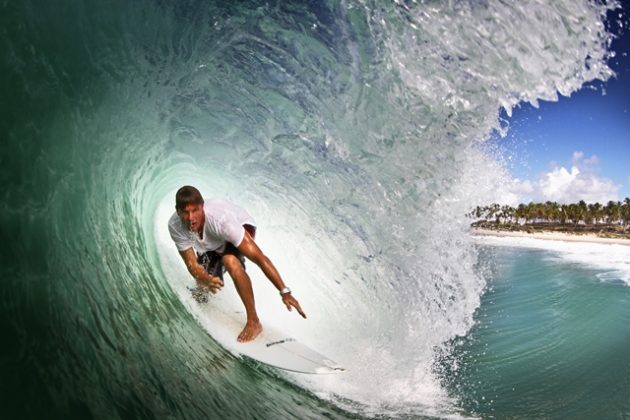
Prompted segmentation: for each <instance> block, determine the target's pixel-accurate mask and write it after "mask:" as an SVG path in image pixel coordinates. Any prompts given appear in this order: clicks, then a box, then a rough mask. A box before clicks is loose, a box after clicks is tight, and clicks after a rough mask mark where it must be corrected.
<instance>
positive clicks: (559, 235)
mask: <svg viewBox="0 0 630 420" xmlns="http://www.w3.org/2000/svg"><path fill="white" fill-rule="evenodd" d="M471 233H472V234H473V235H479V236H502V237H517V238H530V239H542V240H552V241H564V242H585V243H597V244H616V245H626V246H630V239H622V238H602V237H600V236H597V235H595V234H592V233H585V234H578V233H565V232H550V231H542V232H534V233H528V232H518V231H507V230H494V229H482V228H472V229H471Z"/></svg>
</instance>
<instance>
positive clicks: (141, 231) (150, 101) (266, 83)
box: [0, 0, 630, 419]
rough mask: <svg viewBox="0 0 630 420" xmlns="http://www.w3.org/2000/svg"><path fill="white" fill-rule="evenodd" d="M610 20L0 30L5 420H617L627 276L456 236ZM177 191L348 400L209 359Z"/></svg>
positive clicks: (575, 4)
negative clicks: (516, 129) (269, 270)
mask: <svg viewBox="0 0 630 420" xmlns="http://www.w3.org/2000/svg"><path fill="white" fill-rule="evenodd" d="M613 6H614V5H612V4H611V5H608V6H607V5H602V4H600V3H595V2H588V1H574V0H570V1H569V0H566V1H554V2H550V4H544V3H541V2H537V1H522V2H518V3H517V4H516V3H514V4H510V3H507V4H506V3H505V2H498V1H496V2H495V1H466V2H432V1H426V2H409V1H392V2H389V1H360V0H357V1H339V2H336V1H304V2H270V1H267V2H265V1H243V2H217V1H201V0H198V1H195V0H186V1H184V0H181V1H162V0H138V1H133V2H131V1H118V0H113V1H108V2H88V1H82V0H72V1H66V2H62V3H56V2H44V1H40V0H33V1H29V0H26V1H21V2H17V1H5V2H2V3H0V31H1V35H0V59H1V61H0V111H1V112H0V115H1V117H0V136H1V141H0V182H1V185H2V193H1V201H0V205H1V206H2V211H1V212H0V215H1V218H2V219H1V224H0V226H1V230H0V233H1V236H0V239H1V242H2V243H1V245H0V250H1V251H0V258H1V260H0V262H1V264H0V272H1V282H0V333H1V334H2V346H1V347H0V377H1V380H0V384H1V387H2V392H0V401H1V404H0V417H1V418H99V419H101V418H107V419H111V418H199V419H206V418H237V419H240V418H313V419H317V418H366V417H367V418H431V417H435V418H444V417H449V418H458V417H483V418H486V417H488V418H489V417H496V418H567V417H572V418H579V417H583V418H624V417H627V416H628V415H629V411H628V405H627V402H626V401H627V400H628V398H627V397H628V395H629V388H628V387H629V384H628V380H627V379H626V378H627V377H628V375H627V374H628V367H629V366H630V364H629V363H630V359H628V357H627V356H626V355H625V352H624V349H627V348H628V345H627V344H628V341H629V340H630V336H629V334H628V327H627V325H628V322H627V321H628V317H629V315H628V309H627V308H628V305H627V300H628V293H629V290H630V289H629V288H628V286H627V284H628V274H627V273H628V270H626V268H627V267H625V265H624V261H626V259H624V258H625V257H624V256H623V255H622V254H616V253H612V254H613V255H615V257H614V258H608V259H607V258H604V257H597V258H593V255H592V253H584V252H581V251H579V250H566V249H544V250H536V249H535V248H534V249H533V250H526V249H525V248H514V247H513V245H514V244H511V245H508V246H507V247H506V246H502V247H496V246H495V245H496V244H487V243H482V244H479V243H478V242H477V241H473V239H472V238H471V237H470V235H469V233H468V224H469V220H468V219H466V217H465V216H464V215H465V214H466V213H467V212H468V211H469V210H470V207H471V203H476V202H484V200H485V199H486V198H487V197H489V196H490V195H491V194H492V192H493V191H495V190H496V188H497V186H498V185H500V184H501V183H502V182H504V181H505V180H507V179H508V176H507V172H506V171H505V170H504V169H503V168H502V166H501V163H500V159H499V158H498V157H496V156H493V155H491V154H489V153H488V151H487V148H483V147H479V145H480V144H482V143H483V141H484V140H485V139H486V138H488V137H489V135H490V133H491V132H492V130H493V129H499V130H504V129H505V127H502V125H501V123H500V121H499V111H500V109H501V108H504V109H506V110H507V111H508V113H509V112H510V110H511V109H512V107H513V106H515V105H517V104H518V103H520V102H533V103H535V102H536V101H537V100H541V99H548V100H549V99H550V100H553V99H554V98H556V97H557V95H558V92H560V93H561V94H570V93H571V92H574V91H576V90H577V89H579V88H580V87H581V86H582V85H583V84H584V83H586V82H588V81H591V80H607V79H608V78H609V77H610V76H611V75H612V72H611V70H610V69H609V68H608V66H607V64H606V63H607V60H608V59H609V57H610V55H611V53H610V50H609V48H610V41H611V36H610V34H609V33H608V31H607V30H606V21H605V19H606V16H607V13H608V14H610V13H609V12H610V9H611V8H612V7H613ZM182 184H193V185H197V186H198V187H199V188H200V189H201V190H202V192H203V193H204V194H205V195H208V196H213V195H216V196H224V197H227V198H229V199H231V200H233V201H235V202H237V203H238V204H241V205H243V206H244V207H246V208H247V209H248V210H249V211H250V212H251V213H252V214H253V215H254V217H255V218H256V219H257V221H258V223H259V233H258V235H257V240H258V241H259V243H260V245H261V247H262V248H263V249H264V250H265V252H266V253H267V254H268V255H269V256H270V257H271V258H272V260H273V261H274V262H275V263H276V265H277V267H278V268H279V270H280V271H281V273H282V274H283V276H284V278H285V281H286V282H287V284H289V285H290V286H291V287H292V289H293V290H294V291H295V294H296V296H298V297H299V299H300V302H301V303H302V306H303V307H304V309H305V310H306V311H307V313H308V315H309V319H308V320H307V321H303V320H300V319H299V318H298V317H295V316H294V315H295V314H287V313H286V311H284V309H283V307H282V306H281V305H280V302H279V300H278V298H277V293H276V292H275V291H274V290H272V288H271V287H270V286H268V285H267V284H266V283H265V281H264V280H260V281H256V287H257V296H258V306H259V311H260V313H261V315H262V316H263V322H265V323H271V324H276V325H277V326H279V327H281V328H283V329H285V330H286V331H288V332H290V333H291V334H293V335H295V336H298V337H299V338H300V339H301V340H302V341H304V342H306V343H308V344H310V345H312V346H313V347H315V348H316V349H318V350H320V351H321V352H324V353H325V354H328V355H330V356H331V357H332V358H334V359H336V360H338V361H339V362H341V363H342V364H344V365H345V366H347V367H348V368H349V371H348V372H347V373H345V374H343V375H335V376H326V377H323V376H322V377H307V376H303V375H302V376H301V375H294V374H288V373H283V372H279V371H276V370H273V369H269V368H265V367H264V366H260V365H257V364H256V363H255V362H253V361H251V360H242V359H239V358H235V357H234V356H232V355H231V354H229V353H227V352H226V351H224V350H223V349H222V348H221V347H220V346H219V345H217V343H215V342H214V341H213V340H212V339H211V338H210V337H209V336H208V334H207V332H206V330H205V329H204V325H206V324H207V323H208V322H211V320H207V319H200V318H199V316H198V313H197V312H195V310H194V303H193V302H191V301H190V299H189V298H188V297H187V296H186V295H185V294H181V293H179V290H180V289H179V288H178V287H180V286H181V287H182V288H184V289H185V286H186V285H187V284H188V283H187V282H189V281H190V280H189V278H188V276H187V275H186V273H185V272H183V271H182V270H183V267H181V266H176V267H179V268H177V269H176V270H180V271H179V272H173V271H172V270H173V266H174V264H171V262H170V261H171V258H173V255H175V258H177V256H176V254H174V252H175V249H174V248H173V247H172V245H171V244H170V243H169V242H168V238H167V237H165V235H166V230H165V222H166V218H167V217H168V214H169V212H170V209H171V208H172V199H173V193H174V191H175V190H176V189H177V188H178V187H179V186H181V185H182ZM445 221H448V223H445ZM604 253H606V252H604ZM619 255H622V256H619ZM254 277H256V275H255V276H254ZM222 293H225V294H228V295H229V294H232V295H233V294H234V293H235V291H234V289H233V288H231V287H230V286H229V285H228V286H227V287H226V288H225V290H224V291H223V292H222Z"/></svg>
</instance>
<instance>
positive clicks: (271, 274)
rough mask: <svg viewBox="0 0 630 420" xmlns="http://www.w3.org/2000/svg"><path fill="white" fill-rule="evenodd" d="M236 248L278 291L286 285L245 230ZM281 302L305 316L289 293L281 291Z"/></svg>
mask: <svg viewBox="0 0 630 420" xmlns="http://www.w3.org/2000/svg"><path fill="white" fill-rule="evenodd" d="M238 250H239V251H241V253H242V254H243V255H244V256H246V257H247V258H248V259H249V260H251V261H252V262H253V263H254V264H256V265H257V266H258V267H260V269H261V270H262V271H263V273H265V276H267V278H268V279H269V281H271V283H273V285H274V286H276V289H278V291H280V290H282V289H284V288H285V287H286V285H285V284H284V282H283V281H282V277H280V273H278V270H276V267H275V266H274V265H273V263H272V262H271V260H270V259H269V258H267V256H266V255H265V254H263V253H262V251H261V250H260V248H259V247H258V245H256V242H254V240H253V239H252V237H251V236H250V235H249V233H248V232H247V231H246V232H245V236H244V237H243V240H242V241H241V244H240V245H239V246H238ZM282 302H284V304H285V305H286V306H287V309H288V310H289V311H290V310H291V307H294V308H295V309H297V311H298V313H299V314H300V315H302V317H304V318H306V314H305V313H304V311H302V308H301V307H300V303H299V302H298V301H297V299H296V298H294V297H293V296H291V293H290V292H289V293H283V294H282Z"/></svg>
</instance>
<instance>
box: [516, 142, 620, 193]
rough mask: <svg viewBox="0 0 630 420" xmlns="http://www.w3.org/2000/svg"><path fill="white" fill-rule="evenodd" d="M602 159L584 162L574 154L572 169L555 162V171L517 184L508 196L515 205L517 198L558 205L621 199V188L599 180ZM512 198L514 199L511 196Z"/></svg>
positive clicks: (580, 155)
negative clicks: (551, 202)
mask: <svg viewBox="0 0 630 420" xmlns="http://www.w3.org/2000/svg"><path fill="white" fill-rule="evenodd" d="M598 170H599V158H598V157H597V156H596V155H593V156H591V157H590V158H588V159H584V153H582V152H579V151H577V152H574V153H573V156H572V166H571V169H567V168H565V167H564V166H560V165H558V164H556V163H555V162H552V169H551V171H550V172H546V173H543V174H541V175H540V177H539V179H538V180H537V181H534V182H530V181H519V180H514V181H513V182H512V184H511V185H509V186H508V192H507V193H506V194H504V196H505V197H506V198H509V199H510V202H507V201H505V203H506V204H512V202H513V200H514V196H517V197H518V199H517V200H516V201H517V202H527V201H530V200H534V201H542V202H544V201H557V202H559V203H576V202H578V201H580V200H584V201H586V202H587V203H594V202H599V203H602V204H605V203H607V202H608V201H609V200H618V199H619V190H620V189H621V185H617V184H615V183H614V182H613V181H612V180H610V179H607V178H604V177H601V176H599V174H598ZM628 181H629V182H630V179H628ZM510 195H511V196H510Z"/></svg>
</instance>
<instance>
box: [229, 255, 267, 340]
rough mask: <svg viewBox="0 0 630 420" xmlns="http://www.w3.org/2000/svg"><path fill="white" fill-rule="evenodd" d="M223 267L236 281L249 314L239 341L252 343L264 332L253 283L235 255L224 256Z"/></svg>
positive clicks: (237, 288) (235, 284)
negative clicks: (257, 309)
mask: <svg viewBox="0 0 630 420" xmlns="http://www.w3.org/2000/svg"><path fill="white" fill-rule="evenodd" d="M223 265H224V266H225V268H226V270H227V272H228V273H229V274H230V277H231V278H232V280H233V281H234V286H236V291H237V292H238V295H239V296H240V297H241V300H242V301H243V305H245V312H246V313H247V323H246V324H245V328H243V331H241V333H240V334H239V336H238V338H237V339H238V341H241V342H245V341H251V340H253V339H254V338H256V337H257V336H258V334H260V332H261V331H262V325H261V323H260V320H259V319H258V314H257V313H256V302H255V301H254V290H253V289H252V281H251V279H250V278H249V275H248V274H247V272H246V271H245V268H244V267H243V265H242V264H241V261H240V260H239V258H238V257H237V256H235V255H233V254H225V255H224V256H223Z"/></svg>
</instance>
